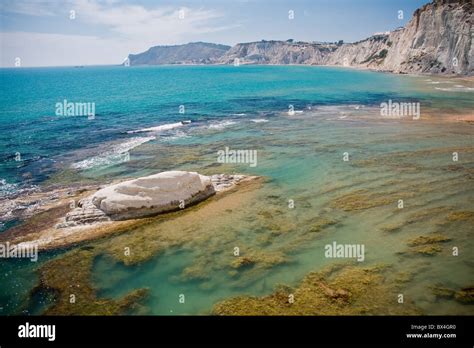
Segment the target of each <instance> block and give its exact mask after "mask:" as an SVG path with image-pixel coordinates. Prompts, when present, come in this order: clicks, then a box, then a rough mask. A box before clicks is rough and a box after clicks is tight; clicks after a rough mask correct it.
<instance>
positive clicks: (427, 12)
mask: <svg viewBox="0 0 474 348" xmlns="http://www.w3.org/2000/svg"><path fill="white" fill-rule="evenodd" d="M473 22H474V19H473V5H472V0H434V1H433V2H432V3H429V4H427V5H424V6H423V7H421V8H419V9H417V10H416V11H415V13H414V14H413V17H412V19H411V20H410V21H409V22H408V24H407V26H406V27H405V28H399V29H397V30H394V31H392V32H390V33H387V34H380V35H374V36H371V37H369V38H367V39H365V40H362V41H359V42H355V43H345V44H344V43H342V42H341V43H339V44H336V43H307V42H293V41H292V40H288V41H263V40H262V41H259V42H249V43H241V44H237V45H235V46H234V47H232V48H230V47H228V46H223V45H214V44H205V43H192V44H187V45H181V46H157V47H153V48H151V49H150V50H148V51H147V52H144V53H141V54H138V55H130V56H129V58H130V63H131V65H139V64H179V63H185V64H234V63H235V62H238V63H239V64H306V65H341V66H354V67H361V68H369V69H374V70H383V71H391V72H396V73H433V74H459V75H474V58H473V57H474V44H473V38H472V30H473V29H472V25H473ZM237 59H238V60H237Z"/></svg>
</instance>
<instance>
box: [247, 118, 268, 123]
mask: <svg viewBox="0 0 474 348" xmlns="http://www.w3.org/2000/svg"><path fill="white" fill-rule="evenodd" d="M250 121H252V122H255V123H264V122H268V120H267V119H266V118H256V119H253V120H250Z"/></svg>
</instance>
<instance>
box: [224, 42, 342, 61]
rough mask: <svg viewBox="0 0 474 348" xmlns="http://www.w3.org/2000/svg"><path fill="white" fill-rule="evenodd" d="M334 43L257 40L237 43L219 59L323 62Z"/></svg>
mask: <svg viewBox="0 0 474 348" xmlns="http://www.w3.org/2000/svg"><path fill="white" fill-rule="evenodd" d="M336 48H337V45H334V44H312V43H306V42H296V43H293V42H290V41H263V40H262V41H259V42H248V43H241V44H237V45H235V46H234V47H232V48H231V49H230V50H229V51H228V52H227V53H226V54H225V55H224V56H222V57H221V58H220V59H219V63H221V64H233V63H234V62H235V60H236V59H238V61H239V63H240V64H309V65H321V64H324V61H325V59H326V56H327V55H328V54H329V53H330V52H333V51H334V50H335V49H336Z"/></svg>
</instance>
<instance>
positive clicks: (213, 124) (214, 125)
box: [207, 120, 237, 129]
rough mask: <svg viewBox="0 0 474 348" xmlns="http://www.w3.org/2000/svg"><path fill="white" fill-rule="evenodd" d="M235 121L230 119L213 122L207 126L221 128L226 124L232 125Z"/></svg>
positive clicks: (226, 125)
mask: <svg viewBox="0 0 474 348" xmlns="http://www.w3.org/2000/svg"><path fill="white" fill-rule="evenodd" d="M236 123H237V122H235V121H231V120H227V121H220V122H215V123H212V124H210V125H209V126H208V127H207V128H209V129H223V128H226V127H228V126H232V125H234V124H236Z"/></svg>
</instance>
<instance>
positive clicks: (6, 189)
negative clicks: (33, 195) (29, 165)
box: [0, 179, 39, 199]
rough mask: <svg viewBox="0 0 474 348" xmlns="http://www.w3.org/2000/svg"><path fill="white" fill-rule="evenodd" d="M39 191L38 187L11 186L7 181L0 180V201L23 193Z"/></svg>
mask: <svg viewBox="0 0 474 348" xmlns="http://www.w3.org/2000/svg"><path fill="white" fill-rule="evenodd" d="M38 189H39V187H38V186H36V185H28V186H25V185H21V186H20V185H18V184H9V183H8V182H7V180H6V179H0V199H1V198H8V197H12V196H16V195H19V194H23V193H30V192H35V191H37V190H38Z"/></svg>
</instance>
